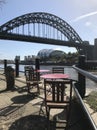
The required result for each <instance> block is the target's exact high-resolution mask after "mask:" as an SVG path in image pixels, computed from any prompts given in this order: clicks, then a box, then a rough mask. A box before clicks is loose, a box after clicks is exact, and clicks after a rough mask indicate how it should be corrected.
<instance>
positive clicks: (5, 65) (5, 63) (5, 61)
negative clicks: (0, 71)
mask: <svg viewBox="0 0 97 130" xmlns="http://www.w3.org/2000/svg"><path fill="white" fill-rule="evenodd" d="M6 67H7V60H4V74H5V70H6Z"/></svg>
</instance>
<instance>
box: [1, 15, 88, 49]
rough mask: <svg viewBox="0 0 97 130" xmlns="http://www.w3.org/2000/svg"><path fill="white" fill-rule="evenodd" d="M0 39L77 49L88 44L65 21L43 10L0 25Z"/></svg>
mask: <svg viewBox="0 0 97 130" xmlns="http://www.w3.org/2000/svg"><path fill="white" fill-rule="evenodd" d="M0 39H5V40H17V41H26V42H37V43H43V44H52V45H62V46H69V47H75V48H76V49H77V50H80V49H82V48H84V47H87V46H88V45H87V44H85V43H84V42H83V41H82V39H81V38H80V36H79V35H78V34H77V33H76V31H75V30H74V29H73V28H72V27H71V26H70V25H69V24H68V23H67V22H65V21H64V20H62V19H61V18H59V17H57V16H55V15H53V14H49V13H45V12H34V13H29V14H25V15H22V16H19V17H16V18H14V19H12V20H10V21H8V22H7V23H5V24H3V25H1V26H0Z"/></svg>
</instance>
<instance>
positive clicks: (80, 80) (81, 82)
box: [76, 55, 86, 98]
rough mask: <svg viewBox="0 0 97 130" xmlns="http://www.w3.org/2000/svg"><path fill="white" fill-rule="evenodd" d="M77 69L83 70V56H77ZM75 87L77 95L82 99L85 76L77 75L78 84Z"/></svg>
mask: <svg viewBox="0 0 97 130" xmlns="http://www.w3.org/2000/svg"><path fill="white" fill-rule="evenodd" d="M78 67H79V68H80V69H83V70H85V56H84V55H81V56H79V61H78ZM76 86H77V89H78V91H79V94H80V95H81V97H82V98H84V96H85V93H86V79H85V76H83V75H82V74H80V73H78V83H77V84H76Z"/></svg>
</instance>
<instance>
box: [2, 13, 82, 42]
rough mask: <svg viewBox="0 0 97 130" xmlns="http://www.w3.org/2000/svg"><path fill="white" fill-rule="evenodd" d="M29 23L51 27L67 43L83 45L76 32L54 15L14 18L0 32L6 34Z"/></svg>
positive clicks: (42, 14) (31, 15) (36, 14)
mask: <svg viewBox="0 0 97 130" xmlns="http://www.w3.org/2000/svg"><path fill="white" fill-rule="evenodd" d="M30 23H42V24H47V25H49V26H52V27H53V28H56V29H57V30H58V31H60V32H61V33H62V34H64V36H66V37H67V39H68V41H71V42H75V43H78V44H79V43H80V44H82V43H83V41H82V39H81V38H80V37H79V35H78V34H77V33H76V31H75V30H74V29H73V28H72V27H71V26H70V25H69V24H68V23H67V22H65V21H64V20H63V19H61V18H59V17H57V16H55V15H52V14H49V13H45V12H35V13H29V14H25V15H22V16H19V17H16V18H14V19H12V20H10V21H9V22H7V23H5V24H3V25H2V26H0V32H6V33H8V31H9V30H12V29H14V28H16V27H19V26H21V25H25V24H30ZM52 44H53V43H52Z"/></svg>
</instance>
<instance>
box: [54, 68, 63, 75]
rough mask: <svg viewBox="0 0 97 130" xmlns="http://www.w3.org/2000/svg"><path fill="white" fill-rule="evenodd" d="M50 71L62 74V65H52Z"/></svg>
mask: <svg viewBox="0 0 97 130" xmlns="http://www.w3.org/2000/svg"><path fill="white" fill-rule="evenodd" d="M52 73H62V74H64V67H53V68H52Z"/></svg>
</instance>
